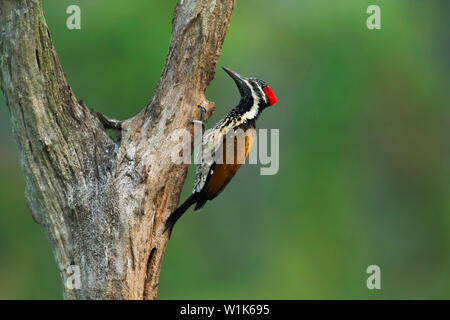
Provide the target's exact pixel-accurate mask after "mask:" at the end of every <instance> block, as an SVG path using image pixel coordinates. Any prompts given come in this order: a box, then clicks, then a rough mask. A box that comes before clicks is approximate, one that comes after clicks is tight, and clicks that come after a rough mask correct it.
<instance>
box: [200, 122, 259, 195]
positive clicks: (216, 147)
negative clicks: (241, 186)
mask: <svg viewBox="0 0 450 320" xmlns="http://www.w3.org/2000/svg"><path fill="white" fill-rule="evenodd" d="M207 133H208V135H206V134H207ZM207 133H205V138H206V139H209V140H205V144H204V146H203V148H204V150H203V153H204V159H203V160H204V161H203V163H202V164H200V165H198V166H197V175H196V177H197V179H196V184H195V187H194V192H198V193H200V192H201V191H203V193H204V197H205V199H204V200H205V201H206V200H211V199H213V198H215V197H216V196H217V195H218V194H219V193H220V192H222V190H223V189H224V188H225V187H226V185H227V184H228V183H229V182H230V180H231V179H232V178H233V177H234V175H235V174H236V172H237V170H238V169H239V168H240V167H241V165H242V164H243V163H244V162H245V159H246V158H247V156H248V153H249V150H250V148H251V146H252V143H253V140H254V131H253V130H250V131H243V130H239V131H234V136H233V139H226V133H223V132H220V131H215V132H207ZM197 182H198V183H197Z"/></svg>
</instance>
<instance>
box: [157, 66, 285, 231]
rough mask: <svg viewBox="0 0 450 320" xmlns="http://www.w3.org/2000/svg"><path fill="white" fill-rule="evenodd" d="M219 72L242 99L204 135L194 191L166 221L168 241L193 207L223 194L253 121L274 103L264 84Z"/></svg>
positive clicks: (251, 136) (240, 161)
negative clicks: (224, 75)
mask: <svg viewBox="0 0 450 320" xmlns="http://www.w3.org/2000/svg"><path fill="white" fill-rule="evenodd" d="M222 69H223V70H225V72H226V73H227V74H228V75H229V76H230V77H231V78H232V79H233V80H234V82H235V83H236V86H237V88H238V90H239V93H240V95H241V99H240V101H239V103H238V105H237V106H236V107H234V108H233V109H232V110H231V111H230V112H229V113H228V114H227V115H226V117H225V118H224V119H222V120H221V121H219V122H218V123H217V124H216V125H215V126H214V127H213V128H211V129H209V130H207V131H205V133H204V134H203V136H202V140H201V145H202V148H201V149H200V151H201V162H200V164H197V166H196V174H195V183H194V189H193V191H192V194H191V196H190V197H189V198H187V200H186V201H185V202H184V203H183V204H182V205H181V206H179V207H178V208H177V209H176V210H175V211H174V212H172V214H171V215H170V216H169V218H168V219H167V220H166V223H165V230H164V231H169V237H170V234H171V233H172V229H173V227H174V225H175V223H176V222H177V221H178V219H179V218H180V217H181V216H182V215H183V213H185V212H186V210H187V209H189V207H191V206H192V205H194V204H195V207H194V211H196V210H199V209H201V208H202V207H203V206H204V205H205V203H206V202H207V201H208V200H212V199H214V198H215V197H217V196H218V195H219V194H220V193H221V192H222V191H223V189H224V188H225V187H226V186H227V184H228V183H229V182H230V180H231V179H232V178H233V177H234V175H235V174H236V172H237V171H238V169H239V168H240V167H241V165H242V164H243V163H244V161H245V159H246V158H247V156H248V153H249V151H250V148H251V146H252V143H253V139H254V129H255V122H256V120H257V119H258V117H259V116H260V114H261V112H262V111H263V110H264V109H265V108H267V107H269V106H273V105H274V104H276V103H277V99H276V98H275V95H274V93H273V91H272V89H271V88H270V87H269V86H268V84H267V82H265V81H263V80H260V79H256V78H244V77H242V76H241V75H239V74H238V73H236V72H234V71H232V70H230V69H228V68H225V67H223V68H222ZM198 107H199V108H200V109H201V114H202V117H201V119H202V120H201V122H202V125H203V128H204V127H205V114H206V109H205V108H204V107H202V106H198ZM192 122H195V121H192ZM249 129H253V130H249ZM230 133H231V134H232V135H233V134H234V139H233V141H234V143H233V146H232V148H231V149H232V156H233V159H232V160H231V161H230V159H229V154H230V153H229V150H230V148H229V146H228V144H229V143H228V140H227V139H226V137H227V135H229V134H230ZM239 138H243V139H244V141H245V143H241V144H239V143H236V141H237V140H239ZM238 148H240V150H238Z"/></svg>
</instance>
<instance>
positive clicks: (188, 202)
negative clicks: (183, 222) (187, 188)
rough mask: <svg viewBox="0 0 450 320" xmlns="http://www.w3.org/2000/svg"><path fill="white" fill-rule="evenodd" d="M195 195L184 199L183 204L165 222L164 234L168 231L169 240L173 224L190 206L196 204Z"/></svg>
mask: <svg viewBox="0 0 450 320" xmlns="http://www.w3.org/2000/svg"><path fill="white" fill-rule="evenodd" d="M197 196H198V194H197V193H193V194H191V196H190V197H189V198H187V199H186V201H185V202H183V204H182V205H181V206H179V207H178V208H177V209H176V210H175V211H174V212H172V213H171V214H170V216H169V218H167V220H166V226H165V229H164V232H166V231H169V238H170V235H171V234H172V230H173V227H174V226H175V223H176V222H177V221H178V219H180V217H181V216H182V215H183V213H185V212H186V210H187V209H189V207H190V206H192V205H193V204H194V203H196V202H197Z"/></svg>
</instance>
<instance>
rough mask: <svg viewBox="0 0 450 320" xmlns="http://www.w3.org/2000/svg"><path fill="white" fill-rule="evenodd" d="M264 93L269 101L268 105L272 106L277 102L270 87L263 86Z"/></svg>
mask: <svg viewBox="0 0 450 320" xmlns="http://www.w3.org/2000/svg"><path fill="white" fill-rule="evenodd" d="M264 93H265V94H266V96H267V101H268V102H269V106H273V105H274V104H276V103H277V98H275V95H274V94H273V91H272V89H270V87H269V86H266V87H265V88H264Z"/></svg>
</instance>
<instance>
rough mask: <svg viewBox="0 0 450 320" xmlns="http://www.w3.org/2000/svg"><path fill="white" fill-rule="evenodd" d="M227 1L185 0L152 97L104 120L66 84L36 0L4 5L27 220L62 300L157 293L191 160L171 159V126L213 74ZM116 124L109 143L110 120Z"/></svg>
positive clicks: (182, 121)
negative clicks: (38, 230)
mask: <svg viewBox="0 0 450 320" xmlns="http://www.w3.org/2000/svg"><path fill="white" fill-rule="evenodd" d="M233 6H234V0H217V1H216V0H180V1H179V2H178V4H177V6H176V8H175V12H174V18H173V21H172V25H173V26H172V27H173V29H172V39H171V42H170V47H169V52H168V55H167V59H166V63H165V66H164V70H163V72H162V74H161V78H160V81H159V84H158V86H157V89H156V91H155V94H154V96H153V98H152V100H151V101H150V102H149V103H148V105H147V106H146V107H145V109H144V110H142V111H141V112H140V113H139V114H138V115H137V116H135V117H133V118H131V119H129V120H126V121H123V122H122V123H108V121H105V118H103V117H99V116H98V115H97V114H96V113H95V112H92V111H90V110H89V109H88V108H87V107H86V106H85V105H84V103H82V102H80V101H78V100H77V99H76V97H75V95H74V93H73V92H72V89H71V87H70V86H69V85H68V83H67V81H66V79H65V76H64V73H63V71H62V68H61V66H60V63H59V60H58V57H57V54H56V52H55V49H54V47H53V44H52V40H51V37H50V32H49V30H48V27H47V25H46V22H45V19H44V15H43V11H42V6H41V1H40V0H1V2H0V52H1V56H0V69H1V71H0V76H1V87H2V90H3V92H4V95H5V97H6V102H7V106H8V109H9V111H10V115H11V122H12V128H13V131H14V136H15V138H16V141H17V144H18V149H19V154H20V161H21V165H22V169H23V172H24V176H25V182H26V191H25V195H26V199H27V202H28V204H29V207H30V211H31V213H32V216H33V218H34V220H35V221H36V222H37V223H39V224H41V225H42V226H43V228H44V229H45V232H46V235H47V237H48V239H49V241H50V243H51V246H52V248H53V252H54V255H55V258H56V262H57V264H58V266H59V269H60V272H61V276H62V280H63V283H66V280H67V279H68V277H69V276H70V274H69V273H68V272H67V271H68V270H67V268H68V267H69V266H70V265H77V266H79V268H80V272H81V274H80V275H81V288H80V289H72V290H71V289H69V288H67V287H66V286H65V288H64V296H65V298H68V299H154V298H155V297H156V293H157V288H158V279H159V271H160V266H161V262H162V258H163V255H164V251H165V248H166V245H167V241H168V238H167V233H165V234H163V228H164V221H165V219H166V218H167V217H168V215H169V213H170V212H171V211H172V210H174V209H175V207H176V205H177V203H178V200H179V196H180V193H181V189H182V186H183V183H184V180H185V177H186V172H187V166H186V165H176V164H174V163H173V162H172V161H171V157H170V152H169V150H170V149H171V147H172V146H174V145H175V142H174V141H171V139H170V138H169V137H168V136H169V133H170V132H172V131H173V130H175V129H178V128H189V129H190V130H192V128H191V126H190V125H189V120H190V119H194V118H198V117H199V113H200V112H199V110H198V108H197V107H196V106H197V105H198V104H202V105H203V106H205V107H207V109H208V111H209V112H208V113H209V114H210V113H211V112H212V110H213V108H214V105H213V103H211V102H209V101H207V100H206V99H205V97H204V92H205V90H206V87H207V86H208V84H209V82H210V81H211V80H212V79H213V77H214V73H215V67H216V63H217V60H218V58H219V56H220V54H221V47H222V43H223V41H224V38H225V34H226V31H227V29H228V25H229V22H230V18H231V13H232V10H233ZM108 125H111V126H113V127H114V126H115V127H116V128H120V130H121V140H120V141H118V142H117V141H114V140H112V139H111V138H110V137H109V136H108V134H107V133H106V129H105V127H108Z"/></svg>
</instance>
